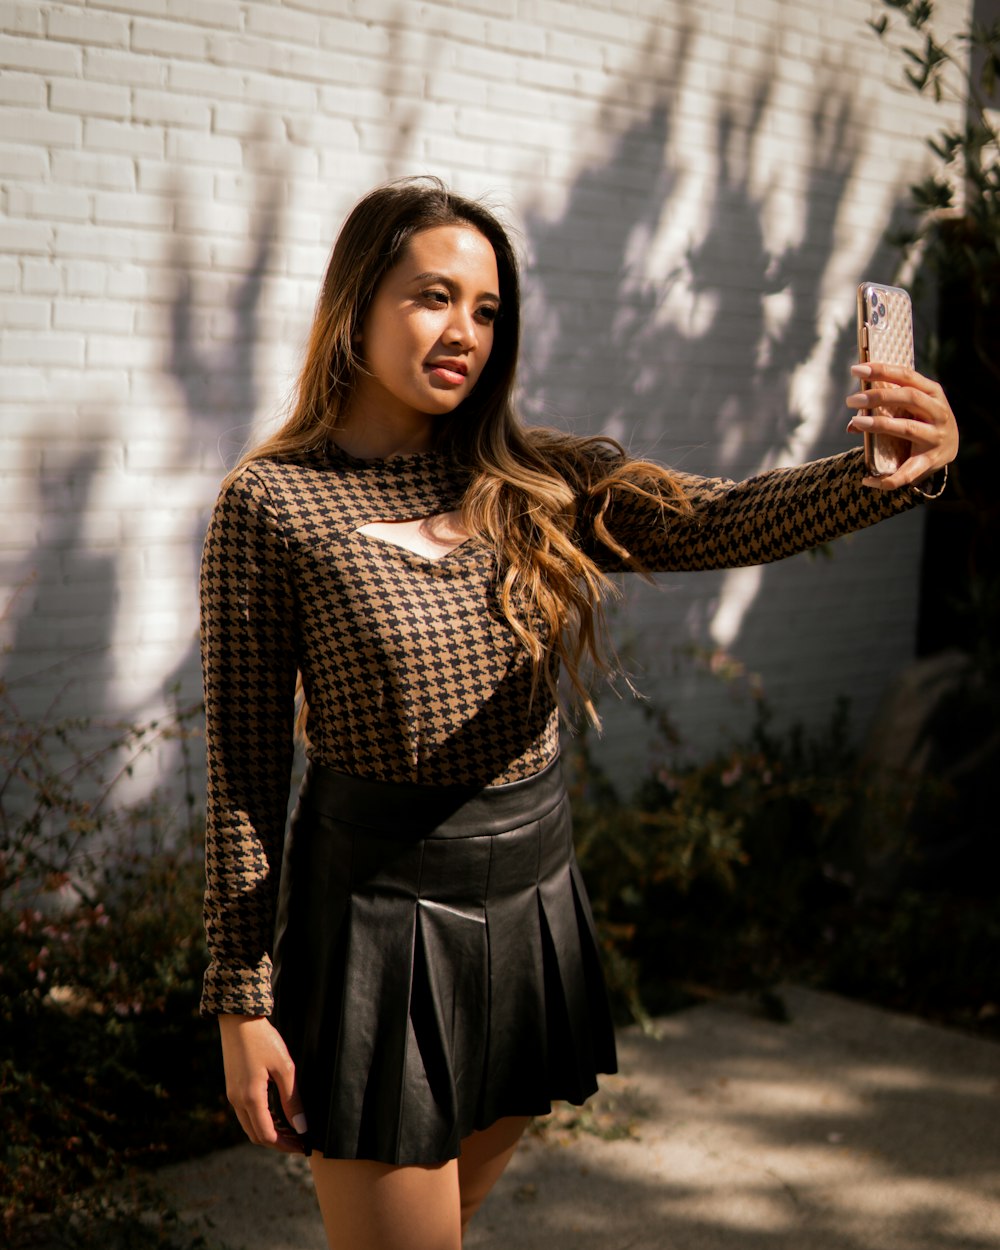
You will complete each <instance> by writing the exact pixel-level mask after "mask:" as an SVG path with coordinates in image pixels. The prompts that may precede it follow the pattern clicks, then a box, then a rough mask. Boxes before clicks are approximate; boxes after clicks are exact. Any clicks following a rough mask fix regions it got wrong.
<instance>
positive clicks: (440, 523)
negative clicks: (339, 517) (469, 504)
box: [355, 509, 471, 563]
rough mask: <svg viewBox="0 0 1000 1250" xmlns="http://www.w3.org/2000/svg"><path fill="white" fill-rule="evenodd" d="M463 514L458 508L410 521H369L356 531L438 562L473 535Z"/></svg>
mask: <svg viewBox="0 0 1000 1250" xmlns="http://www.w3.org/2000/svg"><path fill="white" fill-rule="evenodd" d="M461 518H462V514H461V512H459V511H458V510H457V509H456V510H454V511H451V512H438V513H436V514H435V515H433V516H427V517H414V518H413V519H412V520H408V521H370V522H369V523H368V524H367V525H359V526H358V528H357V529H356V530H355V533H357V534H362V535H364V537H365V538H373V539H375V540H376V541H378V542H382V543H385V544H386V545H387V546H390V547H400V548H402V550H404V551H409V552H410V553H411V554H412V555H415V556H420V557H421V559H424V560H430V561H431V562H432V563H436V562H437V561H438V560H444V559H446V558H447V557H448V556H450V555H451V553H452V552H453V551H456V550H457V549H458V548H459V547H461V546H463V545H464V544H465V543H467V542H468V541H469V539H470V538H471V535H470V534H468V533H466V531H465V530H464V529H463V528H462V525H461Z"/></svg>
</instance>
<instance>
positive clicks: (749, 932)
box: [570, 700, 1000, 1027]
mask: <svg viewBox="0 0 1000 1250" xmlns="http://www.w3.org/2000/svg"><path fill="white" fill-rule="evenodd" d="M650 715H651V717H653V719H654V721H655V720H658V721H661V722H662V719H663V718H662V717H657V716H656V714H655V713H652V712H651V713H650ZM666 728H667V732H666V733H665V734H661V735H660V741H661V754H660V759H659V761H658V762H657V764H656V765H655V766H654V767H653V768H652V769H651V771H650V773H649V775H647V776H646V777H645V778H644V779H643V780H642V782H641V783H640V785H639V786H638V788H637V790H636V792H635V794H634V795H633V796H632V797H631V798H629V799H623V797H622V796H621V795H619V794H618V793H617V792H616V790H615V787H614V786H613V785H612V784H611V783H610V781H609V780H608V778H607V777H606V776H604V775H603V774H602V773H601V771H600V770H599V769H598V768H597V767H596V766H595V763H594V760H593V758H592V754H591V752H590V750H589V747H588V744H587V741H586V738H584V739H583V740H582V741H580V742H578V743H577V744H576V745H575V746H574V747H572V748H571V751H570V754H571V758H572V759H573V771H572V774H571V775H572V777H573V785H572V789H571V794H572V797H573V801H574V818H575V821H576V826H577V831H578V839H577V843H578V854H579V858H580V863H581V868H582V871H583V874H584V876H585V878H586V880H587V884H588V889H589V890H590V891H591V899H592V903H593V907H594V913H595V919H596V921H597V925H598V929H599V933H600V935H601V938H602V941H603V943H604V946H605V949H606V953H607V958H606V961H605V963H606V970H607V972H608V975H609V981H610V982H611V986H612V990H613V993H614V995H615V997H616V999H617V1001H618V1002H619V1004H620V1005H621V1006H622V1008H623V1010H624V1011H626V1012H627V1013H628V1014H630V1015H631V1016H632V1017H633V1018H634V1019H637V1020H639V1021H640V1022H642V1023H644V1024H648V1023H649V1018H650V1015H651V1014H653V1013H657V1012H662V1011H665V1010H670V1009H672V1008H674V1007H676V1006H678V1005H682V1004H684V1003H685V1002H690V1001H692V1000H693V999H695V1000H696V999H698V998H700V997H704V996H711V995H714V994H718V993H726V992H741V993H749V994H752V995H755V996H756V997H757V998H758V1000H759V1001H760V1003H761V1006H762V1008H763V1009H764V1010H765V1011H766V1012H767V1013H768V1014H769V1015H771V1016H773V1017H775V1018H781V1016H782V1012H783V1007H782V1004H781V1002H780V998H779V997H778V996H777V995H776V993H775V987H776V986H777V985H778V984H779V983H780V982H781V981H784V980H788V979H796V980H800V981H806V982H810V983H812V984H815V985H817V986H820V987H825V988H829V989H834V990H838V991H841V992H846V993H851V994H854V995H856V996H860V997H864V998H869V999H871V1000H873V1001H875V1002H878V1003H881V1004H883V1005H886V1006H894V1007H898V1008H900V1009H902V1010H909V1011H915V1012H919V1013H921V1014H925V1015H929V1016H932V1017H935V1018H939V1019H945V1020H951V1021H955V1022H961V1023H968V1024H976V1025H978V1026H980V1027H989V1025H990V1021H991V1020H992V1019H993V1012H994V1011H995V1010H996V1006H997V1005H996V1002H995V983H994V981H993V979H992V973H991V971H990V969H991V966H992V961H991V958H990V956H989V952H990V950H993V949H995V945H994V944H995V942H996V940H997V937H998V936H1000V929H998V922H997V920H996V918H995V916H996V902H997V887H996V885H995V881H994V880H991V881H990V882H989V884H986V885H983V888H981V889H980V890H979V891H978V892H975V891H973V892H971V893H970V892H969V891H968V890H964V891H963V890H962V889H959V888H957V887H956V888H949V886H948V885H947V884H946V883H945V884H944V885H943V887H942V883H941V882H939V881H937V880H935V878H934V873H933V867H934V866H933V864H929V863H928V861H927V858H926V847H925V846H924V845H923V844H922V843H921V841H920V838H919V837H918V836H917V835H916V834H915V833H914V832H913V829H912V827H911V818H912V816H913V813H914V812H915V811H917V810H919V811H920V812H921V813H922V814H924V815H925V816H927V818H928V819H930V820H931V821H932V822H933V821H938V822H939V821H941V820H943V819H944V820H946V819H947V817H948V813H949V810H950V808H951V806H952V804H953V803H954V797H955V796H954V788H953V787H952V786H951V785H950V784H949V783H948V782H947V780H946V779H942V778H940V777H938V776H936V775H935V774H934V773H933V772H932V773H928V774H927V775H925V776H910V775H907V774H902V773H901V774H900V775H898V776H885V775H882V774H879V773H873V771H872V769H871V768H870V767H869V766H868V765H867V764H866V763H865V761H864V760H863V759H862V757H861V756H860V754H859V752H858V751H857V749H856V748H855V747H854V746H853V745H852V741H853V739H852V735H851V733H850V728H849V722H848V712H847V707H846V704H845V705H842V706H841V707H840V708H838V710H837V712H836V714H835V715H834V716H833V717H832V718H831V721H830V723H829V725H828V726H827V727H826V728H825V729H824V730H823V731H822V732H819V733H816V734H811V735H810V734H806V733H805V732H804V731H803V730H802V729H801V727H792V728H790V729H788V730H783V731H778V730H776V729H774V728H773V727H772V717H771V715H770V713H769V711H768V708H767V705H766V702H764V701H763V700H760V701H759V702H758V704H757V720H756V724H755V725H754V727H753V730H752V732H751V733H750V734H749V735H748V736H747V739H746V740H745V741H744V742H739V743H733V744H730V745H728V746H727V747H725V749H723V750H721V751H720V752H719V753H718V754H717V755H716V756H714V757H713V758H711V759H709V760H706V761H703V762H700V763H696V764H695V763H684V764H681V763H678V758H679V756H680V751H679V749H678V743H677V738H676V735H675V734H674V733H673V731H672V729H671V728H670V726H669V725H667V726H666ZM887 864H888V865H889V867H888V870H887V867H886V865H887Z"/></svg>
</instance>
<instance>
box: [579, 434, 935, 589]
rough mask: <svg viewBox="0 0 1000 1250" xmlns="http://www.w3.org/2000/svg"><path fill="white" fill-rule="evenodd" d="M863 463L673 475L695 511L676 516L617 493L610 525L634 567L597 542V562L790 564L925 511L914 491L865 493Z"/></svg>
mask: <svg viewBox="0 0 1000 1250" xmlns="http://www.w3.org/2000/svg"><path fill="white" fill-rule="evenodd" d="M865 472H866V470H865V468H864V457H863V455H862V453H861V452H860V451H849V452H845V453H843V454H841V455H838V456H830V457H828V458H827V459H824V460H813V461H810V462H809V463H807V464H803V465H799V466H797V467H795V468H790V469H771V470H769V471H768V472H766V473H760V474H758V475H757V476H755V477H750V478H747V479H746V480H745V481H742V482H731V481H727V480H725V479H722V478H704V477H697V476H694V475H691V474H685V473H678V474H675V477H676V478H677V480H678V482H679V484H680V486H681V488H682V490H683V491H684V494H685V495H686V497H687V500H688V502H689V503H690V505H691V509H690V511H687V512H674V511H671V510H669V509H667V508H665V507H663V506H662V505H661V504H660V503H659V501H657V500H656V499H650V498H648V497H645V496H643V495H636V494H633V493H632V492H630V491H628V490H617V491H615V492H614V493H613V496H612V499H611V503H610V505H609V507H608V510H607V513H606V516H605V524H606V526H607V529H608V531H609V533H610V534H611V535H612V537H613V538H614V540H615V541H616V542H617V543H619V544H620V545H621V546H622V547H624V548H625V549H626V550H627V551H628V553H629V555H630V557H631V559H630V560H625V559H623V558H622V557H621V556H620V555H618V554H617V553H616V552H614V551H612V550H611V549H609V548H608V547H606V546H604V545H602V544H601V543H600V542H598V541H597V540H596V539H595V540H594V545H593V554H594V556H595V558H596V559H597V561H598V562H599V564H600V565H601V567H602V568H605V569H607V570H609V571H613V570H618V571H620V570H624V569H631V568H640V569H643V570H644V571H646V572H672V571H692V570H699V569H724V568H737V567H740V566H744V565H753V564H767V563H769V562H771V561H773V560H782V559H784V558H785V557H786V556H790V555H795V554H796V552H799V551H806V550H808V549H809V548H811V547H818V546H819V545H820V544H822V543H825V542H829V541H830V540H831V539H834V538H837V537H839V536H840V535H842V534H849V533H852V532H853V531H855V530H859V529H864V528H865V527H866V526H869V525H873V524H875V522H876V521H881V520H883V519H884V518H886V517H890V516H894V515H895V514H896V513H899V512H905V511H906V510H907V509H908V508H911V507H913V506H914V505H915V504H916V503H919V497H918V496H917V495H916V494H915V493H914V492H913V491H911V490H907V489H902V490H897V491H887V492H883V491H876V490H872V489H870V488H869V487H866V486H862V485H861V479H862V478H863V477H864V476H865Z"/></svg>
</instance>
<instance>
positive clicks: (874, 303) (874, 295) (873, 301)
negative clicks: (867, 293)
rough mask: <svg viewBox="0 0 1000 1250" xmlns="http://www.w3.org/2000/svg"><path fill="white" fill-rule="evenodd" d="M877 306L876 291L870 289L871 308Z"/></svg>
mask: <svg viewBox="0 0 1000 1250" xmlns="http://www.w3.org/2000/svg"><path fill="white" fill-rule="evenodd" d="M877 307H878V293H877V292H876V291H872V308H877Z"/></svg>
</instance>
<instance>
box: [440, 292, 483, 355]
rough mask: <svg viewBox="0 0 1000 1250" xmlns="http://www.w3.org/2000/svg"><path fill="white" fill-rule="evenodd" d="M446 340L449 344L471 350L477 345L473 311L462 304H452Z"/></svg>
mask: <svg viewBox="0 0 1000 1250" xmlns="http://www.w3.org/2000/svg"><path fill="white" fill-rule="evenodd" d="M445 338H446V340H447V342H449V343H455V344H460V345H461V346H462V347H465V348H471V347H475V345H476V322H475V319H474V317H473V315H472V311H471V309H468V308H463V307H462V306H461V305H460V304H458V303H455V304H452V315H451V318H450V319H449V322H448V329H447V331H446V333H445Z"/></svg>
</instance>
